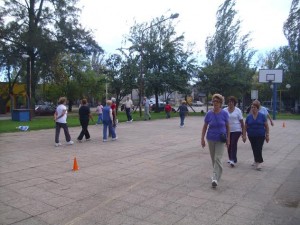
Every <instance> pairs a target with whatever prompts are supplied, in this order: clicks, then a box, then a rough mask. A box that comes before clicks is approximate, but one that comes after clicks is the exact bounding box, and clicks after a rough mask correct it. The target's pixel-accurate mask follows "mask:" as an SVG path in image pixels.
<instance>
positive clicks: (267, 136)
mask: <svg viewBox="0 0 300 225" xmlns="http://www.w3.org/2000/svg"><path fill="white" fill-rule="evenodd" d="M269 141H270V137H269V135H266V142H267V143H269Z"/></svg>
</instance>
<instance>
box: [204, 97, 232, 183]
mask: <svg viewBox="0 0 300 225" xmlns="http://www.w3.org/2000/svg"><path fill="white" fill-rule="evenodd" d="M212 102H213V109H212V110H210V111H208V112H207V114H206V116H205V118H204V125H203V128H202V135H201V145H202V147H203V148H204V147H205V145H206V143H205V140H204V138H205V135H206V139H207V142H208V148H209V152H210V157H211V161H212V166H213V175H212V181H211V182H212V183H211V184H212V187H213V188H216V187H217V186H218V182H219V181H220V179H221V176H222V172H223V166H222V156H223V153H224V148H225V147H224V144H225V143H226V145H227V147H228V146H229V145H230V127H229V115H228V113H227V112H226V111H224V110H223V109H222V104H223V102H224V98H223V96H222V95H220V94H214V95H213V96H212ZM206 132H207V134H206Z"/></svg>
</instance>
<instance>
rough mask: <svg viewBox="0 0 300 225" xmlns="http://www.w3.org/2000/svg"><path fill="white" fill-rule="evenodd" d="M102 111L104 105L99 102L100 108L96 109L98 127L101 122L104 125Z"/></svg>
mask: <svg viewBox="0 0 300 225" xmlns="http://www.w3.org/2000/svg"><path fill="white" fill-rule="evenodd" d="M102 110H103V105H102V104H101V102H98V106H97V108H96V113H97V114H98V120H97V123H96V125H98V124H100V122H102V123H103V119H102Z"/></svg>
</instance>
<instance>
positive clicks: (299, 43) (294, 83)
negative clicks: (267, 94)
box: [282, 0, 300, 103]
mask: <svg viewBox="0 0 300 225" xmlns="http://www.w3.org/2000/svg"><path fill="white" fill-rule="evenodd" d="M283 31H284V35H285V37H286V39H287V40H288V46H287V47H284V48H283V49H282V56H283V58H284V61H285V64H286V66H287V71H285V73H286V74H285V75H286V78H287V82H289V83H290V84H291V90H290V91H291V96H292V97H293V98H294V99H295V100H297V101H298V103H299V102H300V97H299V96H300V73H299V71H300V2H299V0H293V1H292V4H291V8H290V13H289V17H288V19H287V21H286V22H285V23H284V26H283Z"/></svg>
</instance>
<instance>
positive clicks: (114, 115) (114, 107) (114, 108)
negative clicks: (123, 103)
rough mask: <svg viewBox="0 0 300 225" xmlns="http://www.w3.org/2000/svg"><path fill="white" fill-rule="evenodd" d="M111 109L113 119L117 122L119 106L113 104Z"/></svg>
mask: <svg viewBox="0 0 300 225" xmlns="http://www.w3.org/2000/svg"><path fill="white" fill-rule="evenodd" d="M110 107H111V110H112V115H113V119H114V120H115V118H116V108H117V105H116V103H112V104H111V106H110Z"/></svg>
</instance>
